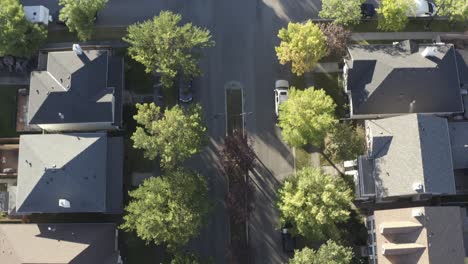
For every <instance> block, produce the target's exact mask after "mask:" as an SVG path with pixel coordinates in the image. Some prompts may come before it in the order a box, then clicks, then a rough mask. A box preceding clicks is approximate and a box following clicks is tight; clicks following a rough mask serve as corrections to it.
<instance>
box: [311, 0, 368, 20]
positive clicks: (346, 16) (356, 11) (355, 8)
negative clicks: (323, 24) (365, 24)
mask: <svg viewBox="0 0 468 264" xmlns="http://www.w3.org/2000/svg"><path fill="white" fill-rule="evenodd" d="M364 2H365V0H346V1H343V0H322V10H321V11H320V13H319V16H320V17H321V18H331V19H334V21H333V23H335V24H342V25H352V24H358V23H359V22H360V21H361V16H362V15H361V4H362V3H364Z"/></svg>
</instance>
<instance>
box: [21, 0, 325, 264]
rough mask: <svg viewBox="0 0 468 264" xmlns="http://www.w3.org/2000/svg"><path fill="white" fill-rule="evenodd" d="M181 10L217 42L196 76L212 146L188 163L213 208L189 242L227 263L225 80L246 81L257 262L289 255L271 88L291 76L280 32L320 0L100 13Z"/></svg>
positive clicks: (205, 3) (110, 22)
mask: <svg viewBox="0 0 468 264" xmlns="http://www.w3.org/2000/svg"><path fill="white" fill-rule="evenodd" d="M21 2H22V3H23V4H25V5H33V4H34V5H37V4H44V5H46V6H48V7H49V8H50V9H52V10H54V9H57V4H56V3H57V1H56V0H22V1H21ZM166 9H168V10H173V11H175V12H177V13H180V14H182V16H183V18H184V21H185V22H192V23H194V24H195V25H199V26H203V27H206V28H208V29H209V30H210V31H211V32H212V35H213V38H214V40H215V41H216V46H215V47H214V48H211V49H208V50H206V52H205V53H206V54H205V57H204V59H202V61H201V68H202V69H203V71H204V73H205V74H204V76H203V77H200V78H199V79H197V80H196V81H195V89H196V91H197V92H196V95H195V99H197V100H198V101H200V102H201V103H202V105H203V107H204V110H205V114H206V119H207V123H208V129H209V136H210V144H209V146H208V147H207V148H206V150H205V151H204V152H203V153H202V154H201V155H199V157H196V158H194V159H193V160H192V161H190V162H189V163H190V164H192V166H194V167H196V168H197V169H199V170H200V171H201V172H202V173H203V174H205V175H207V176H208V177H209V179H210V188H211V198H212V200H213V202H214V209H213V210H214V214H213V217H211V218H210V219H209V224H208V225H207V227H206V228H204V229H203V230H202V235H201V236H200V237H199V238H197V239H196V240H195V241H192V243H191V248H193V249H196V250H198V251H199V252H200V253H201V254H203V255H205V256H212V257H213V258H214V260H215V261H216V263H226V258H225V256H226V248H227V245H228V244H227V243H228V240H229V239H228V234H229V230H228V225H227V218H226V212H225V208H224V196H225V192H226V179H225V177H224V176H223V175H222V174H221V172H220V167H219V162H218V156H219V154H218V151H219V144H220V143H221V142H222V138H223V137H224V135H225V133H226V131H225V118H224V117H223V113H224V112H225V102H224V101H225V92H224V89H225V85H226V84H227V83H228V82H230V81H237V82H239V83H240V84H241V86H242V88H243V92H244V100H245V101H244V111H245V112H252V114H251V115H247V116H246V121H245V122H246V123H245V125H246V127H245V128H246V131H247V132H248V134H249V136H250V137H251V139H252V142H253V146H254V150H255V152H256V154H257V157H258V162H257V166H256V169H255V172H254V173H252V175H251V178H252V180H253V181H254V183H255V186H256V194H255V210H254V213H253V215H252V218H251V221H250V224H249V236H250V242H251V252H252V256H253V263H259V264H260V263H262V264H263V263H265V264H267V263H268V264H275V263H283V262H285V261H286V259H287V256H285V255H284V254H283V253H282V250H281V236H280V234H279V231H278V230H277V229H278V223H277V212H276V210H275V209H274V199H275V191H276V189H277V187H278V186H279V183H280V182H281V180H283V179H284V178H285V177H286V176H287V175H290V174H292V173H293V170H294V165H293V163H294V162H293V156H292V153H291V149H290V148H289V147H287V146H286V145H285V144H284V143H283V142H282V140H281V137H280V131H279V130H278V128H277V127H276V126H275V116H274V101H273V99H274V97H273V86H274V81H275V79H279V78H285V79H289V74H288V73H287V71H286V70H285V69H284V68H283V67H281V66H280V65H279V64H278V62H277V59H276V55H275V52H274V46H275V45H277V44H278V43H279V41H278V39H277V32H278V30H279V29H280V28H281V27H284V26H286V25H287V23H288V21H304V20H306V19H308V18H317V14H318V11H319V10H320V0H234V1H233V0H132V1H128V0H110V1H109V3H108V5H107V7H106V9H105V10H103V11H101V12H100V14H99V20H98V22H97V25H98V26H104V27H107V26H122V25H128V24H131V23H134V22H137V21H142V20H145V19H149V18H151V17H153V16H154V15H157V14H158V13H159V12H160V11H161V10H166Z"/></svg>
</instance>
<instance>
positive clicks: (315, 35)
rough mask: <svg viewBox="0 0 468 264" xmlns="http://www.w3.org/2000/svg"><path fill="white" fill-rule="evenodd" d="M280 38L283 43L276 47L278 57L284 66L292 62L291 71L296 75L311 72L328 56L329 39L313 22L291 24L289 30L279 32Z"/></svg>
mask: <svg viewBox="0 0 468 264" xmlns="http://www.w3.org/2000/svg"><path fill="white" fill-rule="evenodd" d="M278 37H279V39H280V40H281V43H280V45H279V46H278V47H275V50H276V56H277V57H278V60H279V62H280V63H281V64H283V65H284V64H286V63H289V62H291V70H292V72H293V73H295V74H296V75H302V74H304V73H305V72H308V71H311V70H312V69H313V68H314V67H315V65H316V64H317V63H318V61H319V60H320V59H321V58H323V57H324V56H325V55H326V54H327V38H326V37H325V35H324V34H323V33H322V31H321V30H320V28H319V26H318V25H316V24H314V23H313V22H312V21H311V20H308V21H306V22H305V23H292V22H290V23H289V24H288V28H282V29H280V30H279V32H278Z"/></svg>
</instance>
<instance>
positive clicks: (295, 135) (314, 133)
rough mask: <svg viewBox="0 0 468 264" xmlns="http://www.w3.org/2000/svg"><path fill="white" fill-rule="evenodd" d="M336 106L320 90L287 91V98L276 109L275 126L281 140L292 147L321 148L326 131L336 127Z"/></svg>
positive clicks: (311, 88) (293, 89) (292, 88)
mask: <svg viewBox="0 0 468 264" xmlns="http://www.w3.org/2000/svg"><path fill="white" fill-rule="evenodd" d="M335 108H336V104H335V103H334V102H333V99H332V98H331V97H330V96H328V95H327V94H326V93H325V91H324V90H322V89H315V88H313V87H310V88H308V89H305V90H296V89H295V88H294V87H291V89H290V90H289V98H288V100H287V101H286V102H284V103H282V104H281V105H280V107H279V122H278V126H279V127H281V128H282V131H281V134H282V135H283V138H284V140H285V141H286V142H287V143H288V144H289V145H291V146H293V147H303V146H305V145H307V144H312V145H314V146H317V147H321V146H322V145H323V141H324V138H325V136H326V134H327V131H328V130H329V129H331V128H332V126H333V124H335V123H336V120H335V117H334V111H335Z"/></svg>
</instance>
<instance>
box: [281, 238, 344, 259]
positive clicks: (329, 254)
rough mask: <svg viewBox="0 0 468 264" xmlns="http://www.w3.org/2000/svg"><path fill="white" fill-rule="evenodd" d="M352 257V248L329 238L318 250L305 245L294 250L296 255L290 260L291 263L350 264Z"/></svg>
mask: <svg viewBox="0 0 468 264" xmlns="http://www.w3.org/2000/svg"><path fill="white" fill-rule="evenodd" d="M352 259H353V251H352V248H350V247H343V246H340V245H338V244H336V243H335V242H334V241H333V240H328V241H327V243H326V244H323V245H322V246H320V248H319V249H318V250H314V249H310V248H307V247H305V248H303V249H301V250H296V251H294V257H293V258H292V259H290V260H289V264H350V263H351V261H352Z"/></svg>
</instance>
